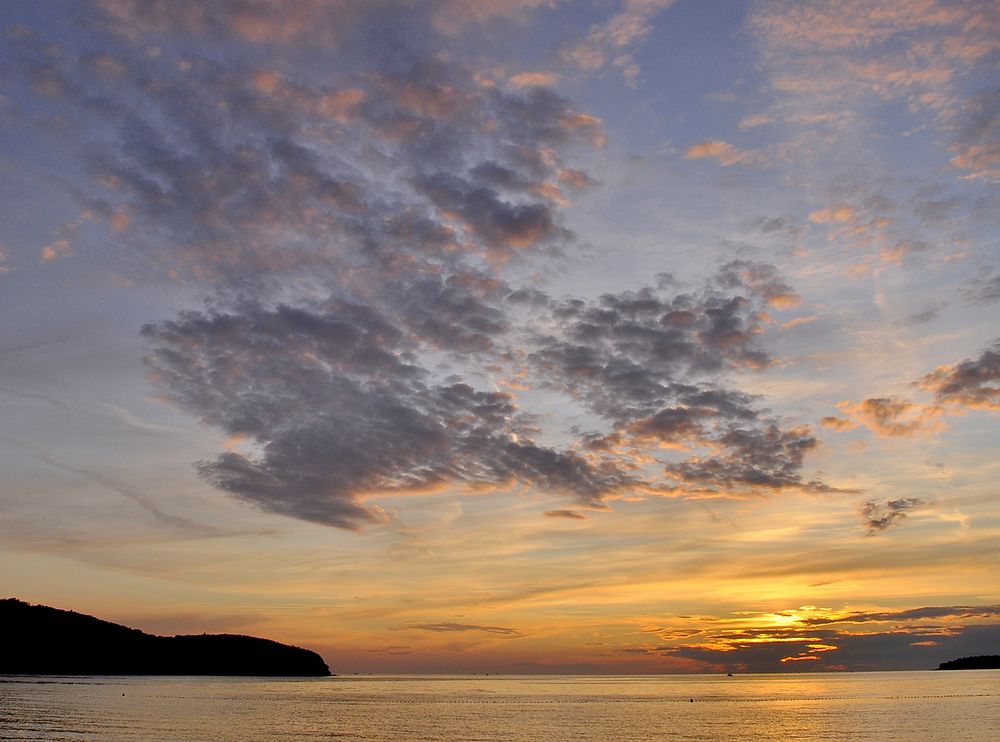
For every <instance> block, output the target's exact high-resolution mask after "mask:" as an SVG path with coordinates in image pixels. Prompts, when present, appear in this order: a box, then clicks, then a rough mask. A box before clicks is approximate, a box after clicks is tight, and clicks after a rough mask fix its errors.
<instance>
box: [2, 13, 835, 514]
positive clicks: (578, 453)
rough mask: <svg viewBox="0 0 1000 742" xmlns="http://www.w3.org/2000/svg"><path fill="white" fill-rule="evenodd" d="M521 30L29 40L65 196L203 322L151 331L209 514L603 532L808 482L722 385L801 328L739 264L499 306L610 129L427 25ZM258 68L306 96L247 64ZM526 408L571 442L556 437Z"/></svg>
mask: <svg viewBox="0 0 1000 742" xmlns="http://www.w3.org/2000/svg"><path fill="white" fill-rule="evenodd" d="M668 4H669V3H665V2H635V1H633V2H629V3H626V5H625V6H624V7H623V10H622V12H621V14H619V16H616V18H615V19H613V22H612V23H609V24H607V25H606V26H602V27H600V28H595V29H592V38H591V41H593V42H594V43H595V44H597V46H596V47H595V48H597V49H599V50H607V49H610V48H612V47H613V48H615V49H619V50H625V49H627V48H631V46H632V45H634V44H636V43H638V42H639V41H640V40H641V39H642V38H643V36H644V35H645V34H646V33H647V32H648V24H649V22H650V20H651V19H652V18H653V16H654V15H655V14H656V13H657V12H659V11H660V10H662V9H663V8H664V7H666V6H667V5H668ZM537 5H539V4H538V3H533V2H521V3H518V2H511V3H492V4H489V6H488V7H487V6H486V5H476V6H475V7H473V6H472V5H470V4H462V3H458V4H455V3H447V2H444V3H431V4H427V5H423V4H419V5H415V6H413V7H408V8H407V9H406V12H400V13H386V12H384V11H385V7H384V6H383V4H382V3H381V2H375V3H363V2H355V1H353V0H343V1H342V2H330V3H324V2H319V1H318V0H301V2H295V3H290V4H288V5H281V4H279V5H274V4H271V3H263V2H262V3H251V4H246V3H240V2H220V3H217V4H215V3H213V4H211V5H210V6H205V5H203V4H201V3H193V2H184V1H182V2H178V3H164V2H160V1H159V0H150V1H149V2H139V0H107V2H105V3H103V4H101V5H100V6H99V7H100V8H101V9H102V12H103V15H102V16H99V17H98V18H97V19H96V20H95V22H94V26H93V29H94V30H93V33H94V34H95V36H94V37H93V43H92V44H91V45H92V46H93V47H94V48H91V49H82V50H80V51H79V52H76V51H70V50H62V51H59V52H58V53H52V54H50V53H48V52H46V51H45V48H44V42H43V41H41V40H37V39H24V40H21V41H20V42H18V43H19V44H21V46H20V47H19V49H20V52H19V53H20V55H21V60H22V63H23V70H22V71H23V72H24V74H26V75H27V76H28V77H32V76H33V75H36V76H37V75H41V76H42V77H44V78H45V79H51V80H55V81H58V82H59V85H58V91H55V90H53V91H49V92H47V93H46V94H45V95H46V96H47V97H45V98H44V99H40V100H39V102H38V105H39V106H49V107H52V109H53V110H55V108H56V107H58V108H59V110H60V111H63V110H67V111H73V112H75V114H76V115H78V116H79V117H80V118H81V120H85V121H86V122H88V123H87V125H88V126H91V127H92V129H93V131H94V146H93V147H88V149H87V152H86V155H85V157H84V162H83V165H84V166H85V168H86V175H87V176H88V177H89V178H90V182H89V184H87V187H79V188H76V189H75V191H74V195H76V197H77V198H78V199H79V200H80V202H81V204H82V205H83V207H84V208H85V210H86V211H85V213H87V214H90V215H92V219H93V220H95V221H97V220H99V221H102V222H103V223H104V224H105V225H106V227H107V228H108V229H107V233H108V235H109V237H110V238H112V239H114V240H115V241H117V242H120V243H125V244H129V245H130V250H129V251H128V254H129V263H128V270H129V272H130V278H132V279H133V280H135V281H136V282H139V283H141V282H142V281H144V280H162V279H163V278H164V277H166V278H170V279H178V280H184V281H188V282H190V283H192V284H194V285H195V286H196V287H197V289H198V290H199V291H200V292H201V293H202V294H203V295H204V296H205V297H206V299H205V301H204V304H203V305H202V306H201V308H200V309H191V310H185V311H181V312H179V313H178V314H177V315H176V316H175V317H173V318H167V319H163V320H160V321H157V322H152V323H149V324H147V325H146V326H145V327H144V328H143V329H142V334H143V337H144V339H145V341H146V342H147V344H148V346H147V347H148V358H147V364H148V367H149V372H150V380H151V383H152V384H153V385H154V386H155V387H156V388H157V389H158V390H159V392H160V394H161V396H162V397H163V398H165V399H167V400H169V401H170V402H171V403H173V404H175V405H177V406H179V407H180V408H182V409H184V410H186V411H188V412H189V413H191V414H193V415H197V416H199V417H200V419H201V420H202V422H203V423H204V424H205V425H207V426H209V427H211V428H213V429H216V430H217V431H219V432H220V433H221V434H222V435H223V436H224V437H225V439H226V440H227V441H229V443H228V444H227V447H226V449H225V450H222V451H220V452H219V454H218V455H217V456H215V457H214V458H211V457H210V458H208V459H206V460H204V461H201V462H198V464H197V469H198V472H199V473H200V475H201V476H202V477H203V478H204V479H205V480H207V481H208V482H210V483H211V484H213V485H214V486H215V487H217V488H218V489H220V490H222V491H224V492H227V493H229V494H230V495H232V496H233V497H235V498H237V499H239V500H241V501H243V502H246V503H249V504H251V505H253V506H256V507H258V508H261V509H263V510H265V511H267V512H272V513H278V514H282V515H287V516H291V517H295V518H300V519H303V520H307V521H311V522H315V523H321V524H325V525H331V526H336V527H341V528H349V529H357V528H361V527H363V526H365V525H366V524H374V523H382V522H385V521H386V520H387V519H388V518H389V517H390V516H389V514H388V511H387V510H386V509H385V508H384V507H383V506H382V505H380V504H379V503H378V502H376V498H379V497H386V496H394V495H395V496H399V495H405V494H408V493H415V492H431V491H439V490H450V491H452V492H465V491H483V490H497V489H501V490H503V489H511V488H530V489H533V490H536V491H538V492H542V493H547V494H550V495H551V496H554V497H558V498H560V499H562V500H564V501H568V502H569V503H570V504H572V505H573V506H578V507H581V508H584V509H608V507H609V505H608V503H609V502H611V501H613V500H615V499H619V498H625V497H630V498H631V497H641V496H643V495H645V494H663V495H669V496H703V495H705V494H706V493H708V494H711V495H712V496H729V495H731V494H741V493H743V494H745V493H746V492H759V493H772V492H776V491H779V490H781V489H784V488H795V487H798V488H816V487H823V486H825V485H822V484H821V483H818V482H805V481H803V478H802V477H801V475H800V471H801V469H802V467H803V465H804V457H805V455H806V453H807V452H808V451H810V450H812V448H813V447H814V446H815V440H814V439H813V438H812V436H811V433H810V432H809V431H808V430H807V429H805V428H801V427H795V426H791V427H790V428H787V429H786V427H787V426H785V425H784V424H783V423H782V422H781V421H779V420H777V419H775V418H773V417H771V416H769V415H768V414H767V412H766V410H762V409H761V408H759V407H758V406H757V400H756V398H754V397H752V396H751V395H748V394H745V393H743V392H741V391H739V390H738V389H733V388H729V387H728V386H727V384H726V381H725V375H726V374H727V373H728V372H731V371H733V370H759V369H764V368H766V367H767V366H768V364H769V363H771V358H770V356H769V355H768V354H767V353H766V352H765V351H764V349H763V348H762V347H761V346H760V344H759V340H760V338H761V335H762V333H763V332H764V329H765V328H764V324H765V311H782V310H784V309H787V308H790V307H793V306H795V305H797V304H798V303H799V302H800V299H799V297H798V295H797V294H796V293H795V291H794V290H793V289H792V288H791V287H790V286H789V285H788V284H787V283H786V282H785V281H784V280H783V279H782V278H781V276H780V275H779V273H778V272H777V270H776V269H775V268H774V267H773V266H770V265H767V264H764V263H754V262H750V261H732V262H730V263H727V264H726V265H724V266H722V267H721V268H720V269H719V271H718V272H717V273H716V274H715V275H714V276H711V277H710V278H708V279H707V280H706V281H705V283H704V285H703V286H702V287H701V288H700V289H699V290H697V291H692V292H683V291H681V290H680V289H679V287H677V286H676V285H673V284H670V283H669V282H660V284H659V285H658V286H656V287H645V288H640V289H638V290H636V291H621V292H618V293H609V294H606V295H604V296H600V297H591V298H587V299H581V298H577V297H572V296H570V297H561V298H553V297H549V296H548V295H546V294H545V293H544V292H542V291H540V290H539V289H538V288H535V287H530V288H529V287H525V286H522V285H517V283H518V280H523V279H521V278H519V277H523V275H525V273H524V270H523V269H524V267H525V266H527V265H529V264H530V262H531V261H532V260H535V259H537V258H539V257H541V256H545V257H555V256H558V255H559V254H560V252H565V251H567V250H568V249H570V248H571V247H572V246H573V244H574V239H575V237H574V235H573V234H572V232H571V231H570V230H569V229H568V228H567V227H566V226H565V224H564V215H563V208H564V206H565V204H566V203H568V201H569V199H570V198H571V197H572V196H573V195H574V194H575V193H577V192H579V191H581V190H584V189H586V188H589V187H591V186H593V185H594V180H593V178H592V177H591V176H590V175H588V174H587V173H586V172H585V171H583V170H581V169H580V168H578V167H576V166H575V163H574V162H573V158H574V157H575V156H576V153H578V152H581V151H583V152H587V151H593V150H594V149H595V148H600V147H601V146H603V144H604V133H603V128H602V125H601V122H600V121H599V120H598V119H597V118H595V117H593V116H591V115H589V114H588V113H586V112H584V111H581V110H579V109H578V108H577V107H576V106H574V105H573V104H572V103H571V102H570V101H568V100H567V99H565V98H564V97H562V96H560V95H559V94H558V93H556V92H555V91H554V90H552V89H551V88H550V87H549V86H548V83H550V82H552V80H550V79H544V78H542V77H538V76H535V77H524V78H522V79H521V80H520V81H519V82H512V83H511V84H510V85H507V86H497V85H495V84H484V78H483V76H482V74H480V72H481V71H480V70H478V69H477V68H476V67H475V66H473V65H471V64H466V63H463V62H462V61H460V55H458V54H452V53H450V52H448V51H445V50H447V49H449V48H450V47H449V45H448V44H449V42H448V34H450V33H451V32H452V30H453V27H450V26H449V27H447V28H446V27H445V26H442V25H441V24H442V22H443V21H442V16H441V15H440V12H442V9H443V8H446V7H449V8H452V9H453V10H455V13H456V14H457V15H461V16H462V18H461V19H458V18H456V22H457V23H466V22H468V23H485V22H487V21H488V20H490V19H494V18H496V19H503V20H504V21H505V22H509V21H517V20H518V19H520V18H521V17H522V13H523V12H524V11H525V10H529V9H530V8H532V7H535V6H537ZM445 25H447V24H445ZM404 31H405V33H404ZM175 38H183V39H188V38H195V39H197V40H198V44H197V49H198V52H197V53H193V52H190V50H188V48H187V47H183V49H184V50H185V51H182V47H181V46H178V45H177V44H175V43H173V42H174V39H175ZM274 46H283V47H287V48H299V47H300V46H301V47H305V48H308V49H310V50H311V51H310V53H311V54H315V55H317V59H321V60H323V61H324V64H319V63H318V64H317V67H316V69H320V68H321V69H322V72H321V73H320V72H316V71H315V70H314V69H311V68H308V67H302V66H280V67H276V66H275V65H274V64H272V63H271V62H270V61H267V62H265V61H263V60H270V59H271V52H270V51H268V50H269V49H272V47H274ZM151 47H155V48H156V49H157V50H158V51H157V53H155V54H151V53H150V51H149V50H150V48H151ZM234 50H239V52H240V53H239V54H235V53H233V52H234ZM265 52H266V53H265ZM241 55H242V56H241ZM609 63H611V64H616V62H614V60H610V62H609ZM521 83H523V85H522V84H521ZM529 83H530V84H529ZM511 379H516V380H517V383H516V384H511V383H509V380H511ZM527 388H531V389H538V390H541V391H544V392H546V393H550V394H557V395H562V397H563V400H564V401H565V402H567V403H568V404H570V405H573V406H577V407H581V408H582V410H583V411H584V413H585V419H586V424H582V425H579V426H578V427H577V428H575V429H573V430H572V431H569V432H568V433H567V432H565V431H560V430H559V429H558V428H557V424H556V423H555V422H551V423H550V422H547V421H546V420H545V419H544V418H543V417H540V416H537V415H535V414H533V413H534V410H532V409H530V408H529V407H526V406H525V403H524V401H523V400H524V399H530V395H521V396H519V393H520V392H521V391H523V390H524V389H527ZM500 389H504V390H505V391H500ZM542 423H546V427H543V425H542ZM664 449H669V450H670V451H672V452H674V453H671V455H670V457H668V458H667V459H664V460H659V459H657V458H656V456H657V454H658V452H660V451H662V450H664ZM733 488H737V489H739V490H741V493H733V492H730V491H729V490H730V489H733ZM562 510H564V511H565V512H566V513H569V512H576V511H575V510H572V509H566V508H563V509H562ZM550 512H560V510H559V509H557V510H552V511H550ZM564 517H565V516H564Z"/></svg>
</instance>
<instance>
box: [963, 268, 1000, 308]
mask: <svg viewBox="0 0 1000 742" xmlns="http://www.w3.org/2000/svg"><path fill="white" fill-rule="evenodd" d="M960 290H961V292H962V295H963V296H964V297H965V298H966V299H968V300H969V301H971V302H972V303H974V304H992V303H993V302H997V301H1000V273H994V274H993V275H989V276H975V277H974V278H970V279H969V280H968V281H965V282H964V283H963V284H962V286H961V289H960Z"/></svg>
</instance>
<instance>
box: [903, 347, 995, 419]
mask: <svg viewBox="0 0 1000 742" xmlns="http://www.w3.org/2000/svg"><path fill="white" fill-rule="evenodd" d="M919 384H920V387H921V388H922V389H926V390H928V391H931V392H933V393H934V396H935V398H936V400H937V401H938V402H939V403H940V404H948V405H957V406H959V407H971V408H979V409H987V410H996V409H1000V339H998V340H994V341H993V343H992V344H991V345H990V347H988V348H986V349H985V350H984V351H983V352H982V353H981V354H980V356H979V357H978V358H975V359H968V360H965V361H962V362H961V363H958V364H956V365H954V366H942V367H940V368H938V369H935V370H934V371H932V372H931V373H929V374H927V375H926V376H924V378H923V379H921V380H920V381H919Z"/></svg>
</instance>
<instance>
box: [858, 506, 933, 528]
mask: <svg viewBox="0 0 1000 742" xmlns="http://www.w3.org/2000/svg"><path fill="white" fill-rule="evenodd" d="M925 505H927V501H926V500H923V499H921V498H919V497H900V498H897V499H895V500H868V501H866V502H864V503H862V504H861V507H860V512H861V521H862V523H863V524H864V526H865V528H867V529H868V535H869V536H873V535H875V534H876V533H878V532H879V531H884V530H886V529H887V528H890V527H891V526H895V525H899V523H900V522H901V521H902V520H903V519H905V518H906V515H907V513H909V512H912V511H913V510H917V509H918V508H921V507H923V506H925Z"/></svg>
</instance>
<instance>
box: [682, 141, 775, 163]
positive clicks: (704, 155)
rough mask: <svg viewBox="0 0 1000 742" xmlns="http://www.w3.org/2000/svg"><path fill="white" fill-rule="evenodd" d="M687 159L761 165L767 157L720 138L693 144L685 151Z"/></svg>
mask: <svg viewBox="0 0 1000 742" xmlns="http://www.w3.org/2000/svg"><path fill="white" fill-rule="evenodd" d="M684 159H685V160H703V159H709V160H715V161H716V162H718V163H719V164H720V165H722V166H723V167H729V166H730V165H761V164H765V163H766V162H767V157H766V156H765V155H764V154H763V153H761V152H758V151H756V150H743V149H737V148H736V147H734V146H733V145H731V144H730V143H729V142H723V141H721V140H718V139H713V140H706V141H702V142H698V143H696V144H692V145H691V146H690V147H688V148H687V149H686V150H685V151H684Z"/></svg>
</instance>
